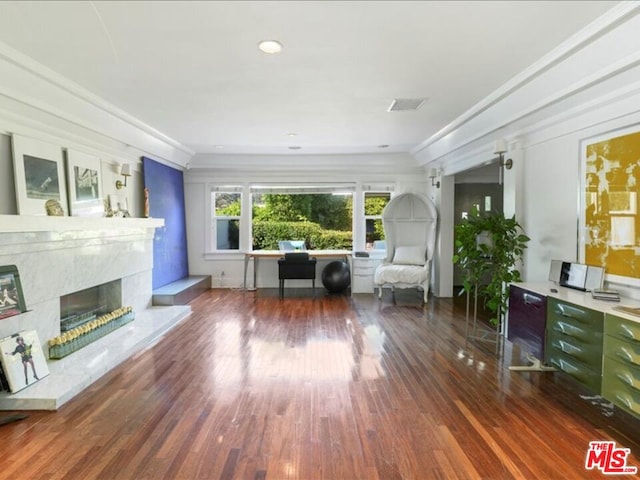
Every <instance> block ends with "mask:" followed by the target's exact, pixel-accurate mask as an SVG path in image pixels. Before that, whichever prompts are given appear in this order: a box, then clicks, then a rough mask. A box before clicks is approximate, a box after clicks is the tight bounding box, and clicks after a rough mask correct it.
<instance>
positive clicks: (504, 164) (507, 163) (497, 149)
mask: <svg viewBox="0 0 640 480" xmlns="http://www.w3.org/2000/svg"><path fill="white" fill-rule="evenodd" d="M506 151H507V142H506V141H505V140H504V138H499V139H497V140H496V141H495V142H494V143H493V153H494V154H497V155H498V157H499V161H500V170H499V172H498V184H499V185H502V175H503V173H502V172H503V171H504V169H505V168H506V169H507V170H511V167H513V160H512V159H510V158H507V159H506V160H505V159H504V154H505V152H506Z"/></svg>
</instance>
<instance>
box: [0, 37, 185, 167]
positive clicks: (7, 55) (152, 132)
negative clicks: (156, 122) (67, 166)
mask: <svg viewBox="0 0 640 480" xmlns="http://www.w3.org/2000/svg"><path fill="white" fill-rule="evenodd" d="M0 60H3V61H5V62H7V63H8V64H10V65H13V66H14V67H16V68H18V69H20V70H22V71H23V72H25V73H27V74H29V75H31V76H33V77H36V78H37V79H39V80H41V81H44V82H46V83H48V84H49V85H51V86H52V87H55V89H58V90H61V91H63V92H64V93H66V94H69V95H71V96H73V97H75V98H76V99H78V100H80V101H82V102H83V103H85V104H88V105H89V106H91V107H93V108H94V109H97V110H99V111H101V112H102V113H105V114H107V115H108V116H110V117H113V118H115V119H117V120H119V121H121V122H124V123H125V124H126V125H127V126H129V127H132V128H134V129H136V130H138V131H141V132H143V133H144V134H146V135H148V136H150V137H152V138H153V139H154V140H155V141H160V142H162V143H164V144H166V145H168V146H170V147H171V148H172V149H175V150H178V151H179V152H181V153H182V154H183V155H185V156H188V157H192V156H193V155H194V154H195V152H194V151H193V150H191V149H190V148H188V147H186V146H185V145H182V144H181V143H180V142H178V141H176V140H174V139H173V138H171V137H169V136H167V135H165V134H164V133H162V132H160V131H159V130H156V129H155V128H153V127H151V126H150V125H147V124H146V123H144V122H142V121H141V120H139V119H137V118H136V117H134V116H133V115H130V114H129V113H127V112H125V111H124V110H121V109H120V108H118V107H116V106H115V105H112V104H111V103H109V102H107V101H106V100H104V99H103V98H101V97H99V96H98V95H96V94H94V93H92V92H90V91H89V90H87V89H86V88H84V87H82V86H80V85H79V84H77V83H75V82H73V81H71V80H70V79H68V78H66V77H65V76H63V75H61V74H59V73H57V72H55V71H53V70H51V69H50V68H48V67H46V66H44V65H42V64H41V63H39V62H37V61H35V60H34V59H32V58H30V57H28V56H27V55H24V54H23V53H21V52H19V51H17V50H15V49H14V48H12V47H10V46H9V45H7V44H5V43H3V42H0ZM0 94H2V95H4V96H6V97H8V98H10V99H12V100H14V101H16V102H19V103H22V104H25V105H28V106H30V107H32V108H35V109H37V110H39V111H41V112H44V113H46V114H49V115H53V116H55V117H57V118H60V119H62V120H65V121H67V122H70V123H72V124H75V125H81V126H83V127H84V128H89V127H87V122H86V121H84V119H80V118H77V117H74V116H73V115H72V114H70V113H69V112H66V111H62V110H61V109H59V108H55V107H54V106H52V105H50V104H48V103H47V102H46V101H43V100H42V99H39V98H34V97H32V96H28V95H26V94H24V93H22V92H17V91H15V90H10V89H7V88H6V87H3V86H1V85H0ZM100 133H101V134H103V135H106V136H109V135H108V134H106V133H105V132H104V131H102V130H100ZM111 138H113V137H111ZM116 140H119V141H123V142H124V143H127V142H126V141H124V140H122V139H116ZM135 147H136V148H139V149H141V150H147V149H148V148H145V146H144V145H135Z"/></svg>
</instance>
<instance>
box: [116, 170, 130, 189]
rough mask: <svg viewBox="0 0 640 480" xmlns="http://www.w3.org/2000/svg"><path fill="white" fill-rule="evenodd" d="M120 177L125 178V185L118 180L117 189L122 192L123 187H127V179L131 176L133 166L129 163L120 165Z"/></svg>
mask: <svg viewBox="0 0 640 480" xmlns="http://www.w3.org/2000/svg"><path fill="white" fill-rule="evenodd" d="M120 175H122V176H123V177H124V183H123V182H122V180H116V188H117V189H118V190H120V189H121V188H123V187H126V186H127V177H130V176H131V165H129V164H128V163H123V164H122V165H120Z"/></svg>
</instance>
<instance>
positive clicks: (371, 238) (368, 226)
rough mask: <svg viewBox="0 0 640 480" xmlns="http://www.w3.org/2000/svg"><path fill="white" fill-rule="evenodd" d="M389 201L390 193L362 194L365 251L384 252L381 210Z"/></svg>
mask: <svg viewBox="0 0 640 480" xmlns="http://www.w3.org/2000/svg"><path fill="white" fill-rule="evenodd" d="M389 200H391V193H390V192H364V221H365V234H366V250H374V249H375V250H378V249H381V250H384V249H385V243H384V228H383V226H382V210H384V207H386V206H387V203H389Z"/></svg>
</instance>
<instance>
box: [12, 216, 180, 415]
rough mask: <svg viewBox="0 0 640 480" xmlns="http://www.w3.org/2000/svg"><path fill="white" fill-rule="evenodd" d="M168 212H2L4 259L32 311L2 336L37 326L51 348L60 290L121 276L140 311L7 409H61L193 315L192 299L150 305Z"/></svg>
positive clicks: (57, 364)
mask: <svg viewBox="0 0 640 480" xmlns="http://www.w3.org/2000/svg"><path fill="white" fill-rule="evenodd" d="M163 226H164V220H162V219H141V218H87V217H44V216H25V215H0V265H16V266H17V267H18V271H19V274H20V280H21V283H22V288H23V291H24V299H25V302H26V304H27V309H28V311H27V312H25V313H23V314H20V315H15V316H13V317H9V318H6V319H3V320H0V337H5V336H8V335H11V334H13V333H16V332H18V331H21V330H36V331H37V333H38V337H39V338H40V342H41V344H42V349H43V352H44V353H45V356H48V344H47V342H48V340H49V339H50V338H52V337H55V336H57V335H59V334H60V297H61V296H63V295H67V294H69V293H72V292H76V291H79V290H84V289H86V288H90V287H94V286H96V285H99V284H103V283H108V282H111V281H113V280H118V279H119V280H120V283H121V288H122V293H121V295H122V305H131V306H132V307H133V309H134V311H135V312H136V319H135V320H134V321H133V322H131V323H130V324H127V325H125V326H124V327H122V328H120V329H119V330H117V331H115V332H113V333H111V334H109V335H107V336H105V337H103V338H102V339H100V340H98V341H97V342H94V343H93V344H91V345H89V346H87V347H85V348H83V349H81V350H79V351H78V352H75V353H73V354H71V355H69V356H68V357H65V358H64V359H62V360H48V367H49V370H50V372H51V373H50V375H49V376H48V377H46V378H44V379H42V380H41V381H39V382H37V383H35V384H33V385H31V386H29V387H27V388H25V389H23V390H21V391H19V392H16V393H14V394H8V393H0V409H2V410H55V409H57V408H58V407H59V406H61V405H62V404H63V403H64V402H66V401H67V400H69V399H70V398H72V397H73V396H74V395H76V394H77V393H79V392H80V391H82V390H83V389H84V388H86V387H87V386H88V385H90V384H91V383H93V382H94V381H95V380H97V379H98V378H99V377H100V376H102V375H103V374H104V373H106V372H108V371H109V370H110V369H111V368H113V367H115V366H116V365H118V364H119V363H121V362H122V361H124V360H126V359H127V358H129V357H130V356H131V355H133V354H135V353H137V352H139V351H140V350H141V349H144V348H147V347H148V346H149V345H151V344H152V343H153V342H155V341H156V340H157V339H158V338H159V337H160V336H161V335H162V334H164V333H165V332H166V331H168V330H169V329H170V328H172V327H173V326H175V325H176V324H177V323H178V322H179V321H181V320H182V319H184V318H186V317H187V316H188V315H189V313H190V311H191V310H190V308H189V307H188V306H174V307H151V295H152V276H151V271H152V268H153V236H154V234H155V230H156V228H162V227H163Z"/></svg>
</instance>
